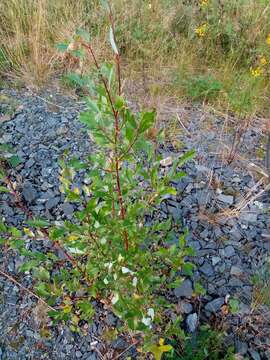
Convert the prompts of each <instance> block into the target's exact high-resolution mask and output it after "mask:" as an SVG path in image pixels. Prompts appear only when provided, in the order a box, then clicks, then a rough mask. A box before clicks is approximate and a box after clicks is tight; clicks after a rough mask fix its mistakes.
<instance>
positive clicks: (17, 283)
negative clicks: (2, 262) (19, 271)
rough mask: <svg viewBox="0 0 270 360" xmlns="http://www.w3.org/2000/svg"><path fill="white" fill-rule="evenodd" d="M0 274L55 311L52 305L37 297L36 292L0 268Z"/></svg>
mask: <svg viewBox="0 0 270 360" xmlns="http://www.w3.org/2000/svg"><path fill="white" fill-rule="evenodd" d="M0 275H2V276H3V277H5V278H6V279H8V280H9V281H11V282H12V283H13V284H15V285H17V286H18V287H19V288H20V289H21V290H23V291H25V292H27V293H28V294H29V295H30V296H32V297H34V298H36V299H37V300H38V301H39V302H41V303H42V304H44V305H46V307H48V308H49V309H50V310H52V311H56V310H55V309H54V308H53V307H51V306H50V305H48V304H47V303H46V301H45V300H43V299H42V298H41V297H39V296H38V295H37V294H35V293H34V292H33V291H31V290H30V289H27V288H26V287H25V286H23V285H22V284H20V283H19V282H18V281H17V280H16V279H14V277H13V276H11V275H9V274H7V273H5V272H4V271H2V270H0Z"/></svg>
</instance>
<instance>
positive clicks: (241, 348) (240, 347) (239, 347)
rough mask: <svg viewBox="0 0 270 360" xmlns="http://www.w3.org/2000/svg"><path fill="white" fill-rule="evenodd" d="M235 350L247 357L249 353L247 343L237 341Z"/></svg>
mask: <svg viewBox="0 0 270 360" xmlns="http://www.w3.org/2000/svg"><path fill="white" fill-rule="evenodd" d="M235 349H236V352H237V353H238V354H240V355H245V354H246V353H247V352H248V344H247V343H246V342H243V341H239V340H236V342H235Z"/></svg>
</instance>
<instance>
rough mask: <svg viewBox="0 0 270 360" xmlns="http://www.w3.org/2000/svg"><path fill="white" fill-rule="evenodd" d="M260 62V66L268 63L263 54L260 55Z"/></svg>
mask: <svg viewBox="0 0 270 360" xmlns="http://www.w3.org/2000/svg"><path fill="white" fill-rule="evenodd" d="M260 64H261V65H262V66H265V65H267V64H268V60H267V59H266V57H265V56H260Z"/></svg>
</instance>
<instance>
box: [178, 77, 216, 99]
mask: <svg viewBox="0 0 270 360" xmlns="http://www.w3.org/2000/svg"><path fill="white" fill-rule="evenodd" d="M184 86H185V87H186V91H187V94H188V96H189V97H190V98H191V99H192V100H202V101H207V100H211V99H213V98H215V97H217V96H218V93H219V92H220V90H221V89H222V84H221V82H219V81H218V80H216V79H214V78H213V76H211V75H207V76H198V77H194V78H190V79H189V80H187V81H186V82H185V83H184Z"/></svg>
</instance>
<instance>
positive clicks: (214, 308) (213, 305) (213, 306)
mask: <svg viewBox="0 0 270 360" xmlns="http://www.w3.org/2000/svg"><path fill="white" fill-rule="evenodd" d="M223 304H224V298H223V297H219V298H217V299H215V300H213V301H210V302H209V303H207V304H206V306H205V310H206V311H210V312H212V313H216V312H218V311H219V310H220V308H221V306H222V305H223Z"/></svg>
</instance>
